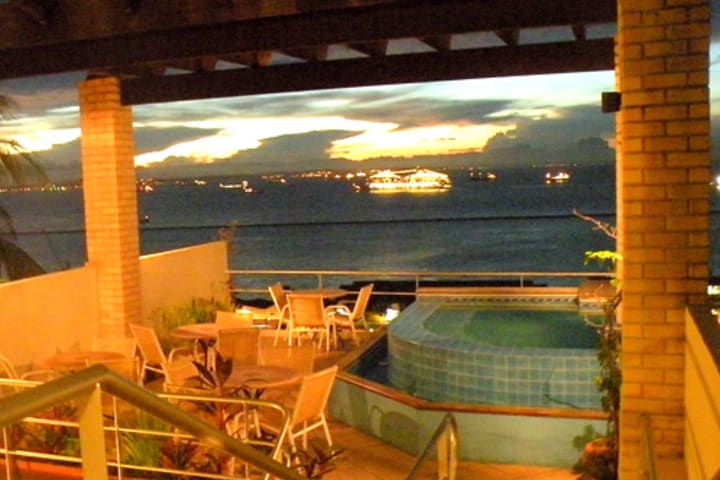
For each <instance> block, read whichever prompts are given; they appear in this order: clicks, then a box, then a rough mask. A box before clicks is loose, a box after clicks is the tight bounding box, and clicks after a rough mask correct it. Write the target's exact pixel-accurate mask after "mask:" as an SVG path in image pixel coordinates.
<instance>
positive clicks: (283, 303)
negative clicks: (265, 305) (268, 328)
mask: <svg viewBox="0 0 720 480" xmlns="http://www.w3.org/2000/svg"><path fill="white" fill-rule="evenodd" d="M268 290H270V297H271V298H272V300H273V307H274V309H275V313H274V318H272V319H273V320H275V319H276V320H277V328H276V329H275V340H274V341H273V345H277V341H278V337H279V336H280V330H282V328H283V327H286V328H287V325H288V321H289V319H290V313H289V312H288V300H287V292H286V291H285V287H283V285H282V283H280V282H276V283H273V284H272V285H270V286H269V287H268Z"/></svg>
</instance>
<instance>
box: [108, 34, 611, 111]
mask: <svg viewBox="0 0 720 480" xmlns="http://www.w3.org/2000/svg"><path fill="white" fill-rule="evenodd" d="M613 67H614V42H613V40H612V39H602V40H588V41H585V42H561V43H552V44H534V45H526V46H520V47H495V48H488V49H476V50H458V51H450V52H437V53H419V54H412V55H394V56H390V57H387V56H386V57H371V58H362V59H352V60H337V61H332V62H321V63H312V64H306V63H303V64H290V65H281V66H280V65H279V66H275V67H270V68H243V69H236V70H221V71H215V72H202V73H196V74H188V75H172V76H167V77H152V78H139V79H127V80H124V81H123V82H122V85H121V92H122V93H121V102H122V103H123V104H124V105H138V104H145V103H160V102H172V101H178V100H195V99H203V98H219V97H229V96H240V95H256V94H266V93H280V92H294V91H303V90H319V89H333V88H348V87H362V86H370V85H383V84H384V85H390V84H399V83H412V82H417V81H419V79H420V78H422V81H423V82H431V81H443V80H460V79H471V78H487V77H501V76H515V75H535V74H543V73H562V72H579V71H595V70H612V69H613Z"/></svg>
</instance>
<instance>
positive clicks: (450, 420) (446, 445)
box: [405, 413, 460, 480]
mask: <svg viewBox="0 0 720 480" xmlns="http://www.w3.org/2000/svg"><path fill="white" fill-rule="evenodd" d="M436 444H437V447H438V448H437V456H438V479H439V480H455V475H456V472H457V462H458V451H459V450H460V442H459V435H458V428H457V423H456V422H455V417H454V416H453V414H452V413H448V414H446V415H445V417H443V419H442V421H441V422H440V424H439V425H438V427H437V429H435V433H433V436H432V438H430V440H429V441H428V442H427V444H426V445H425V448H424V449H423V451H422V452H421V453H420V455H418V457H417V459H416V460H415V464H414V465H413V467H412V469H411V470H410V473H408V476H407V477H405V478H406V480H412V479H414V478H415V476H416V475H417V473H418V472H419V471H420V467H421V465H422V463H423V462H424V461H425V460H426V459H427V458H428V457H429V456H430V452H431V451H432V447H433V446H435V445H436Z"/></svg>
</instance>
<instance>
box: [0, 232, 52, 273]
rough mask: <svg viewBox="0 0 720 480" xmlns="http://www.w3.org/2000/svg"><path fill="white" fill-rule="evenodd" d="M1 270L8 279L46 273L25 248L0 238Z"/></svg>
mask: <svg viewBox="0 0 720 480" xmlns="http://www.w3.org/2000/svg"><path fill="white" fill-rule="evenodd" d="M0 272H2V276H3V277H5V278H7V279H8V280H18V279H20V278H27V277H32V276H35V275H41V274H43V273H45V269H44V268H43V267H41V266H40V264H39V263H37V262H36V261H35V260H34V259H33V258H32V257H31V256H30V255H28V254H27V253H26V252H25V250H23V249H22V248H20V247H18V246H17V245H15V244H14V243H12V242H10V241H8V240H5V239H3V238H0Z"/></svg>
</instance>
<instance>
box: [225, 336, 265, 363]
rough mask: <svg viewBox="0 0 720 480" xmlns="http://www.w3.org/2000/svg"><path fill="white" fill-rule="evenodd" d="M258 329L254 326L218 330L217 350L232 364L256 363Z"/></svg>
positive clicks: (258, 338)
mask: <svg viewBox="0 0 720 480" xmlns="http://www.w3.org/2000/svg"><path fill="white" fill-rule="evenodd" d="M259 340H260V330H259V329H257V328H254V327H246V328H222V329H220V330H219V332H218V343H217V350H218V352H219V353H220V356H221V357H222V358H223V359H225V360H227V359H230V358H232V361H233V365H257V363H258V347H259Z"/></svg>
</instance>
